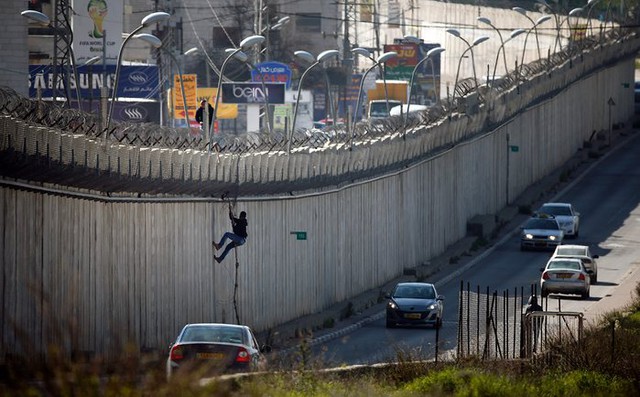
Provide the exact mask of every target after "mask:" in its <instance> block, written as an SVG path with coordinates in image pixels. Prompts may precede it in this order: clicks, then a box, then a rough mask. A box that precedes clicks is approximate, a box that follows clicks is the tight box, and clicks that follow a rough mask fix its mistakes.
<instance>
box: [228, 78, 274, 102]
mask: <svg viewBox="0 0 640 397" xmlns="http://www.w3.org/2000/svg"><path fill="white" fill-rule="evenodd" d="M284 89H285V84H284V83H265V84H264V85H263V84H262V83H222V102H224V103H245V104H251V103H259V104H264V103H268V104H270V105H273V104H283V103H284Z"/></svg>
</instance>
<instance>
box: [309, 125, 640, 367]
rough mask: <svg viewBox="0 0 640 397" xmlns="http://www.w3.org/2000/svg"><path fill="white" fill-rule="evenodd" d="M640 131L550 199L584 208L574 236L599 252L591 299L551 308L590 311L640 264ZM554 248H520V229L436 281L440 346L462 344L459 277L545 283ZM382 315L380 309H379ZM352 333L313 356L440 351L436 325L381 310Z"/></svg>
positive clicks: (324, 363)
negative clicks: (391, 323) (441, 308)
mask: <svg viewBox="0 0 640 397" xmlns="http://www.w3.org/2000/svg"><path fill="white" fill-rule="evenodd" d="M638 153H640V137H638V134H634V135H633V136H632V137H630V138H628V139H627V141H626V142H625V143H623V144H622V145H619V146H618V147H616V148H615V149H614V150H612V151H611V152H609V153H607V155H606V156H605V157H604V158H603V159H601V160H600V161H598V162H596V163H594V164H593V165H592V166H591V167H590V168H589V169H588V170H586V172H584V173H583V174H582V175H581V176H580V177H579V178H577V179H576V180H574V181H573V182H572V183H571V184H570V185H568V186H567V187H566V188H565V189H564V190H563V191H562V192H560V193H559V194H558V195H556V197H553V198H552V199H549V201H561V202H571V203H573V205H574V206H575V207H576V208H577V209H578V210H579V211H580V213H581V226H580V237H578V238H577V239H572V240H568V243H575V244H587V245H589V246H590V247H591V249H592V251H593V253H594V254H597V255H599V256H600V258H599V259H598V265H599V276H598V277H599V280H598V284H595V285H592V287H591V298H590V299H587V300H581V299H580V298H579V297H578V296H576V297H571V296H559V295H550V298H549V300H548V302H547V303H548V310H557V309H558V308H560V307H561V309H562V311H576V312H582V313H588V311H589V310H590V309H591V308H592V307H593V306H594V305H595V304H596V303H597V302H598V301H600V300H601V299H602V298H603V297H605V296H608V295H610V294H611V293H612V291H613V289H615V288H616V286H617V285H618V284H619V283H620V282H621V280H622V279H623V278H624V277H626V275H627V274H629V272H630V271H631V270H633V269H635V268H638V267H640V265H639V263H638V257H639V256H640V208H639V203H640V161H638ZM549 256H550V252H529V251H527V252H521V251H520V248H519V235H518V233H517V230H514V233H511V234H509V235H507V236H506V237H505V238H503V240H502V241H501V242H499V243H498V244H496V245H495V246H494V247H493V248H492V249H490V250H488V251H486V252H485V253H484V254H482V255H481V256H480V257H478V258H477V259H476V260H474V261H472V262H470V263H469V264H468V265H466V266H465V267H466V268H465V269H464V271H462V273H461V274H456V275H455V276H454V277H444V278H438V279H435V280H430V281H432V282H434V283H436V286H437V287H438V292H439V293H440V294H443V295H445V297H446V299H445V315H444V325H443V327H442V329H441V330H440V335H439V337H440V345H439V349H440V352H441V353H442V352H443V351H444V350H454V349H455V348H456V344H457V318H458V314H457V313H458V301H457V297H458V293H459V289H460V283H461V281H463V282H464V283H465V284H466V283H469V284H470V285H471V286H472V288H475V286H476V285H479V286H480V287H481V290H482V291H484V290H486V288H487V287H489V288H490V290H492V291H493V290H498V291H502V290H514V289H515V288H518V289H519V288H521V287H524V288H525V290H528V288H530V285H531V284H537V283H538V282H539V276H540V268H541V267H543V266H544V264H545V263H546V260H547V259H548V258H549ZM379 314H381V313H379ZM375 318H376V319H375V320H374V321H370V322H367V323H365V324H364V325H363V326H362V327H358V328H357V329H356V330H355V331H354V332H350V333H347V334H345V335H343V336H341V337H338V338H333V339H330V340H327V341H326V342H323V343H320V344H317V345H313V346H312V347H311V348H310V350H309V354H308V357H306V358H305V359H306V360H307V362H308V364H309V365H311V366H313V367H315V368H328V367H336V366H341V365H353V364H373V363H380V362H393V361H399V360H408V359H428V358H431V357H433V356H434V346H435V334H436V331H435V330H434V329H432V328H417V327H416V328H413V327H408V328H403V327H399V328H394V329H387V328H386V327H385V320H384V318H383V317H381V316H380V315H378V316H375Z"/></svg>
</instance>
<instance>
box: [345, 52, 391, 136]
mask: <svg viewBox="0 0 640 397" xmlns="http://www.w3.org/2000/svg"><path fill="white" fill-rule="evenodd" d="M354 50H355V49H354ZM354 50H352V52H354V53H356V54H357V53H359V54H363V51H361V50H364V51H367V50H366V49H364V48H357V50H358V51H357V52H356V51H354ZM367 53H369V51H367ZM397 56H398V53H397V52H395V51H389V52H385V53H383V54H381V55H380V56H379V57H378V58H377V59H375V60H374V63H373V65H372V66H371V67H370V68H369V69H367V70H366V71H365V72H364V74H363V75H362V78H361V79H360V89H359V90H358V99H357V100H356V108H355V111H354V112H353V124H352V129H351V131H352V134H353V135H355V133H356V119H357V117H358V110H359V109H360V98H361V97H362V90H363V88H364V81H365V79H366V78H367V75H368V74H369V72H370V71H371V70H373V69H374V68H376V67H380V69H382V66H381V65H382V64H383V63H385V62H387V61H388V60H390V59H392V58H395V57H397ZM384 81H385V83H384V84H385V95H386V88H387V86H386V79H385V80H384ZM386 99H387V110H388V109H389V97H387V98H386Z"/></svg>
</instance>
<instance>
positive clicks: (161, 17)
mask: <svg viewBox="0 0 640 397" xmlns="http://www.w3.org/2000/svg"><path fill="white" fill-rule="evenodd" d="M169 17H170V15H169V14H167V13H166V12H154V13H151V14H149V15H147V16H146V17H144V18H142V21H141V22H140V26H138V27H137V28H135V29H134V30H133V32H131V33H130V34H129V35H128V36H127V38H126V39H124V41H123V42H122V45H120V51H119V52H118V60H117V61H116V75H115V78H114V81H113V92H112V95H111V104H110V105H109V115H108V116H107V125H106V129H105V138H106V137H107V135H108V134H109V126H110V125H111V118H112V117H113V109H114V105H115V102H116V100H117V96H118V78H119V77H120V67H121V62H122V54H123V52H124V46H125V45H126V44H127V42H128V41H129V40H130V39H131V38H132V37H134V36H135V35H136V34H137V33H138V32H139V31H141V30H142V29H144V28H146V27H148V26H149V25H152V24H154V23H157V22H162V21H166V20H167V19H169Z"/></svg>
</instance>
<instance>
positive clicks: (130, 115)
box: [71, 99, 160, 124]
mask: <svg viewBox="0 0 640 397" xmlns="http://www.w3.org/2000/svg"><path fill="white" fill-rule="evenodd" d="M76 103H77V102H76V101H73V103H72V104H71V108H72V109H77V106H78V105H76ZM80 104H81V106H82V110H84V111H85V112H87V113H93V114H100V103H99V101H88V100H86V99H83V100H82V101H81V102H80ZM113 120H117V121H126V122H128V123H154V124H160V102H116V103H115V105H113Z"/></svg>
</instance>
